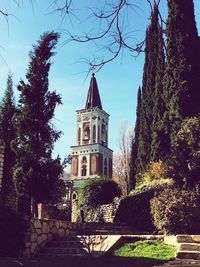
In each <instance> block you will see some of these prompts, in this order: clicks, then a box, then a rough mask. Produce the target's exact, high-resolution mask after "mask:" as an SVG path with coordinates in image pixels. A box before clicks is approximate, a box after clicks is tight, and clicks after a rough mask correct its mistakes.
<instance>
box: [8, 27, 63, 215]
mask: <svg viewBox="0 0 200 267" xmlns="http://www.w3.org/2000/svg"><path fill="white" fill-rule="evenodd" d="M58 37H59V35H58V34H57V33H54V32H50V33H44V34H43V35H42V36H41V39H40V40H39V41H38V45H36V46H33V51H31V52H30V63H29V69H28V72H27V75H26V78H27V82H24V81H20V83H19V86H18V90H19V92H20V97H19V112H18V114H17V116H16V117H15V128H16V132H17V137H16V139H15V142H14V143H13V149H14V151H15V153H16V158H17V160H16V164H15V167H14V178H15V185H16V189H17V192H18V195H19V211H20V212H23V213H25V214H27V215H30V207H31V206H30V202H31V201H32V203H33V206H32V207H34V206H35V207H36V204H37V203H40V202H42V203H45V202H47V203H49V202H54V201H55V202H56V201H58V198H59V197H61V196H62V195H63V194H64V191H65V187H64V183H63V182H62V180H60V179H59V178H60V175H61V174H62V172H63V166H62V165H61V163H60V158H59V157H57V158H56V159H53V158H52V150H53V148H54V142H55V141H56V140H58V138H59V136H60V134H61V132H59V131H56V130H55V129H54V127H53V125H52V119H53V117H54V111H55V107H56V106H57V105H59V104H61V97H60V95H58V94H57V93H56V92H55V91H53V92H49V91H48V73H49V70H50V66H51V62H50V58H51V57H52V56H53V55H54V52H53V49H54V48H55V45H56V43H57V40H58Z"/></svg>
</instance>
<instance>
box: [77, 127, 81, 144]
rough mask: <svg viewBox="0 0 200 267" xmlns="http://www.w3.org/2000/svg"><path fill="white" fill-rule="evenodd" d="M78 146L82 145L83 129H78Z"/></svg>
mask: <svg viewBox="0 0 200 267" xmlns="http://www.w3.org/2000/svg"><path fill="white" fill-rule="evenodd" d="M78 144H79V145H80V144H81V128H80V127H79V128H78Z"/></svg>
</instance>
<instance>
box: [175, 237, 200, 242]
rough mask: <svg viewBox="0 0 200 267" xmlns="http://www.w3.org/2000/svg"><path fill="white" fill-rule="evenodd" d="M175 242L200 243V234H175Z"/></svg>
mask: <svg viewBox="0 0 200 267" xmlns="http://www.w3.org/2000/svg"><path fill="white" fill-rule="evenodd" d="M176 241H177V243H200V235H177V236H176Z"/></svg>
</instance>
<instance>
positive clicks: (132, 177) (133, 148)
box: [129, 87, 142, 189]
mask: <svg viewBox="0 0 200 267" xmlns="http://www.w3.org/2000/svg"><path fill="white" fill-rule="evenodd" d="M141 94H142V93H141V88H140V87H139V88H138V94H137V108H136V122H135V129H134V137H133V140H132V143H131V161H130V174H129V177H130V188H131V189H133V188H135V185H136V182H137V181H136V174H137V153H138V147H139V134H140V114H141V101H142V95H141Z"/></svg>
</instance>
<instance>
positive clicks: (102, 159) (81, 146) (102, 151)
mask: <svg viewBox="0 0 200 267" xmlns="http://www.w3.org/2000/svg"><path fill="white" fill-rule="evenodd" d="M76 114H77V130H76V132H77V134H76V145H75V146H72V147H71V157H72V165H71V180H72V181H73V182H74V187H75V188H77V187H78V186H79V185H80V183H81V181H83V180H85V179H88V178H92V177H97V176H104V177H109V178H111V177H112V153H113V151H112V150H111V149H109V148H108V121H109V115H108V114H107V113H106V112H105V111H104V110H103V108H102V104H101V99H100V95H99V90H98V85H97V81H96V78H95V76H94V74H92V77H91V81H90V86H89V90H88V94H87V99H86V103H85V108H84V109H81V110H77V111H76Z"/></svg>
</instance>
